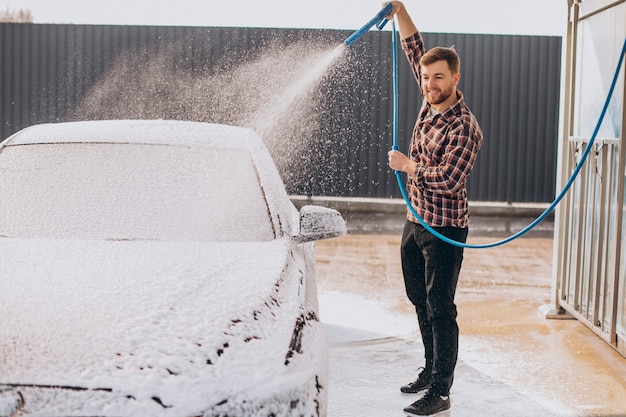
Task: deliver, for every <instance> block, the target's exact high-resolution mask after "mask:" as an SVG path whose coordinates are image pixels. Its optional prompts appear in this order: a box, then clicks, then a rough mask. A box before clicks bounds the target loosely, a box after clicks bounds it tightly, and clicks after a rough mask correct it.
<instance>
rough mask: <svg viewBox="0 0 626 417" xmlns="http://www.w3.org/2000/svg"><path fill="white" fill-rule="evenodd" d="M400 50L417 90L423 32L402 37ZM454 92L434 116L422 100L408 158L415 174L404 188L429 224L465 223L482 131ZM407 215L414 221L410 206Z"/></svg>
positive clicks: (415, 220) (459, 224)
mask: <svg viewBox="0 0 626 417" xmlns="http://www.w3.org/2000/svg"><path fill="white" fill-rule="evenodd" d="M402 49H404V51H405V53H406V56H407V58H408V60H409V63H410V64H411V68H412V69H413V73H414V74H415V77H416V78H417V82H418V84H419V85H420V89H421V82H422V78H421V68H420V63H419V62H420V59H421V57H422V56H423V55H424V54H425V52H426V49H425V46H424V40H423V39H422V36H421V34H420V33H419V32H417V33H416V34H415V35H413V36H412V37H410V38H407V39H404V40H403V41H402ZM457 97H458V101H457V102H456V103H455V104H454V105H452V106H451V107H450V108H448V109H447V110H445V111H444V112H443V113H438V114H435V115H433V113H432V112H431V106H430V104H428V102H427V101H426V100H423V102H422V108H421V109H420V112H419V116H418V118H417V122H416V123H415V128H414V130H413V137H412V139H411V146H410V152H409V157H410V158H411V160H413V161H415V162H417V163H418V166H417V169H416V172H415V174H414V175H409V176H408V179H407V184H406V187H407V193H408V195H409V198H410V200H411V204H412V205H413V207H414V208H415V211H416V212H417V214H419V215H420V217H422V218H423V219H424V221H425V222H426V223H427V224H428V225H430V226H433V227H443V226H454V227H461V228H465V227H468V224H469V210H468V204H467V188H466V186H465V183H466V181H467V178H468V176H469V174H470V171H471V170H472V167H473V165H474V161H475V160H476V155H477V154H478V151H479V149H480V147H481V145H482V141H483V134H482V131H481V129H480V126H479V125H478V122H477V121H476V118H475V117H474V115H473V114H472V113H471V111H470V110H469V108H468V107H467V106H466V105H465V101H464V100H463V93H462V92H461V91H459V90H457ZM407 218H408V220H410V221H412V222H414V223H417V219H416V218H415V217H414V216H413V214H412V213H411V211H410V210H409V211H408V213H407Z"/></svg>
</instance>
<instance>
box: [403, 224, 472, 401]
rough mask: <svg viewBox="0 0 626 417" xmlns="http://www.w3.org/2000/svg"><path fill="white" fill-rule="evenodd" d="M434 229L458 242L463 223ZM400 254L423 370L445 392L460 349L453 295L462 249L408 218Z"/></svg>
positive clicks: (464, 233)
mask: <svg viewBox="0 0 626 417" xmlns="http://www.w3.org/2000/svg"><path fill="white" fill-rule="evenodd" d="M434 229H435V230H436V231H437V232H439V233H441V234H442V235H444V236H446V237H448V238H450V239H453V240H456V241H459V242H465V241H466V239H467V232H468V229H467V228H458V227H436V228H434ZM401 256H402V272H403V274H404V285H405V289H406V294H407V296H408V297H409V300H410V301H411V303H413V305H414V306H415V311H416V312H417V319H418V322H419V327H420V332H421V334H422V342H423V343H424V351H425V355H424V356H425V359H426V365H425V369H426V371H427V372H428V371H430V372H431V373H432V375H433V381H434V382H433V386H432V388H431V389H432V390H433V391H434V392H436V393H438V394H440V395H448V394H449V393H450V387H451V386H452V381H453V379H454V368H455V366H456V361H457V357H458V350H459V327H458V325H457V322H456V317H457V311H456V305H455V304H454V295H455V293H456V286H457V282H458V280H459V271H460V270H461V262H462V260H463V248H459V247H457V246H454V245H451V244H449V243H446V242H444V241H442V240H440V239H439V238H437V237H435V236H434V235H433V234H432V233H430V232H429V231H428V230H426V229H425V228H424V227H423V226H422V225H421V224H417V223H413V222H410V221H407V222H406V224H405V225H404V232H403V235H402V245H401Z"/></svg>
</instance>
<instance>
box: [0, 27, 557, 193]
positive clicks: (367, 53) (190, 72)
mask: <svg viewBox="0 0 626 417" xmlns="http://www.w3.org/2000/svg"><path fill="white" fill-rule="evenodd" d="M350 33H351V32H346V31H332V30H301V29H261V28H201V27H146V26H84V25H32V24H10V23H3V24H0V69H1V71H2V74H1V75H0V106H1V108H0V123H1V127H0V137H1V138H6V137H8V136H9V135H10V134H12V133H14V132H16V131H17V130H19V129H22V128H24V127H26V126H29V125H32V124H36V123H43V122H56V121H66V120H77V119H106V118H176V119H189V120H202V121H209V122H216V123H228V124H235V125H243V126H248V127H252V128H255V129H257V130H259V131H260V133H261V134H262V136H263V137H264V139H265V140H266V143H267V144H268V147H269V148H270V151H271V152H272V154H273V155H274V158H275V160H276V161H277V165H278V167H279V170H280V171H281V174H282V175H283V179H284V180H285V183H286V185H287V188H288V191H289V192H290V193H292V194H306V195H324V196H346V197H382V198H387V197H400V193H399V191H398V189H397V184H396V181H395V176H394V175H393V174H392V173H391V172H390V171H389V169H388V168H387V166H386V160H387V158H386V153H387V151H388V149H389V148H390V147H391V141H392V138H391V130H392V129H391V122H392V119H393V118H392V100H391V97H390V96H391V33H390V32H378V31H372V32H370V33H368V34H367V35H365V36H364V37H363V38H362V39H360V40H359V41H357V42H356V43H355V44H354V45H353V46H352V47H351V48H349V50H347V51H346V52H345V53H343V54H342V55H341V57H340V58H338V59H337V60H335V61H334V62H333V64H332V65H329V66H328V67H325V68H326V69H325V71H322V72H320V74H318V76H316V77H314V78H315V82H314V83H313V85H312V86H309V87H310V88H309V89H308V90H306V91H307V93H306V94H304V95H303V94H300V95H297V96H295V98H294V96H293V95H290V94H286V93H289V91H291V90H293V89H296V90H297V89H298V88H299V87H298V86H299V85H300V84H299V80H301V79H302V78H303V77H304V78H307V77H309V75H310V74H309V73H308V72H307V71H309V70H311V69H313V68H314V67H315V65H316V63H317V62H318V61H319V60H318V59H317V58H316V59H315V60H312V58H311V55H314V54H318V53H319V54H320V56H324V54H325V52H324V51H332V49H334V47H335V46H337V45H339V44H341V42H342V41H343V39H345V38H346V37H347V36H348V35H350ZM424 38H425V41H426V44H427V47H432V46H435V45H445V46H451V45H455V47H456V49H457V51H458V52H459V55H460V56H461V60H462V67H461V73H462V77H461V82H460V85H459V88H460V89H461V90H462V91H463V92H464V94H465V97H466V101H467V103H468V104H469V106H470V108H471V109H472V111H473V112H474V113H475V114H476V116H477V118H478V120H479V122H480V124H481V126H482V128H483V131H484V135H485V140H484V145H483V149H482V150H481V153H480V154H479V157H478V161H477V163H476V166H475V169H474V171H473V173H472V176H471V178H470V182H469V184H468V187H469V197H470V199H471V200H474V201H477V200H480V201H507V202H550V201H552V200H553V197H554V188H555V172H556V149H557V148H556V144H557V139H558V138H557V135H558V109H559V79H560V71H561V70H560V59H561V39H560V38H557V37H533V36H498V35H463V34H438V33H425V34H424ZM316 56H317V55H316ZM399 58H400V66H399V103H400V114H399V133H400V148H401V149H406V147H407V146H408V140H409V138H410V134H411V130H412V128H413V123H414V120H415V116H416V114H417V112H418V109H419V104H420V100H421V98H420V94H419V91H418V89H417V86H416V83H415V80H414V78H413V75H412V73H411V72H410V69H409V66H408V64H407V63H406V60H405V58H404V56H403V54H402V53H401V52H400V53H399ZM301 71H304V72H301ZM307 74H309V75H307ZM294 86H295V87H294ZM281 106H282V107H284V109H286V110H287V111H286V112H282V111H281V112H278V111H274V110H273V109H275V108H279V107H281ZM279 113H280V114H279ZM273 119H276V120H273ZM270 122H271V123H270ZM260 126H263V128H261V127H260Z"/></svg>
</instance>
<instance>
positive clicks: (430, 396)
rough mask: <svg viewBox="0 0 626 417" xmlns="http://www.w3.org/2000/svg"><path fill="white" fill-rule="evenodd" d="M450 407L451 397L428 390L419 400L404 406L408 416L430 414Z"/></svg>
mask: <svg viewBox="0 0 626 417" xmlns="http://www.w3.org/2000/svg"><path fill="white" fill-rule="evenodd" d="M449 408H450V397H442V396H441V395H439V394H437V393H435V392H432V391H428V392H427V393H426V395H424V396H423V397H422V398H420V399H419V400H417V401H415V402H414V403H413V404H411V405H409V406H408V407H405V408H404V412H405V413H406V414H407V415H408V416H430V415H433V414H437V413H439V412H441V411H444V410H448V409H449Z"/></svg>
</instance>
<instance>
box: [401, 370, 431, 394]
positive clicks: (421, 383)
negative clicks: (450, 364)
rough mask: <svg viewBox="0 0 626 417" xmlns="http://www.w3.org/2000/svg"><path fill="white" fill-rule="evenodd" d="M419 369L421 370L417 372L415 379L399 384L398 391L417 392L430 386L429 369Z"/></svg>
mask: <svg viewBox="0 0 626 417" xmlns="http://www.w3.org/2000/svg"><path fill="white" fill-rule="evenodd" d="M420 369H422V372H420V373H419V375H418V376H417V379H416V380H415V381H413V382H409V383H408V384H406V385H403V386H401V387H400V391H402V392H404V393H405V394H417V393H418V392H420V391H423V390H425V389H427V388H430V386H431V385H432V384H433V376H432V374H431V373H430V371H428V372H427V371H426V370H425V369H424V368H420Z"/></svg>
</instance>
